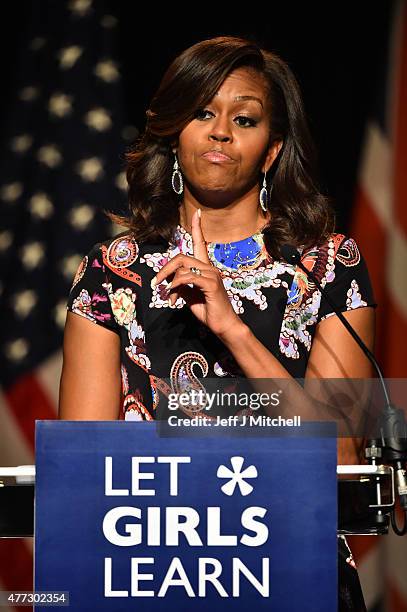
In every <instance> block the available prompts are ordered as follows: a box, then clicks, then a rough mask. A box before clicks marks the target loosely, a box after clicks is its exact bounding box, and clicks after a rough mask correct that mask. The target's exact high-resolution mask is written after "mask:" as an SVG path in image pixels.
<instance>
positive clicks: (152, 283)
mask: <svg viewBox="0 0 407 612" xmlns="http://www.w3.org/2000/svg"><path fill="white" fill-rule="evenodd" d="M156 284H157V277H156V276H154V278H153V279H152V281H151V283H150V285H151V288H152V289H154V287H155V286H156Z"/></svg>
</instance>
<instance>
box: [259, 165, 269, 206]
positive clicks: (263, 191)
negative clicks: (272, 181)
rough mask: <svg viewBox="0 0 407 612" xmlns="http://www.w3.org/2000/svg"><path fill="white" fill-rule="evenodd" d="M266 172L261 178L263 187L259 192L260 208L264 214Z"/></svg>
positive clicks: (266, 201) (266, 200)
mask: <svg viewBox="0 0 407 612" xmlns="http://www.w3.org/2000/svg"><path fill="white" fill-rule="evenodd" d="M266 175H267V172H265V173H264V178H263V187H262V188H261V191H260V198H259V199H260V206H261V209H262V210H263V211H264V212H267V211H268V196H267V181H266Z"/></svg>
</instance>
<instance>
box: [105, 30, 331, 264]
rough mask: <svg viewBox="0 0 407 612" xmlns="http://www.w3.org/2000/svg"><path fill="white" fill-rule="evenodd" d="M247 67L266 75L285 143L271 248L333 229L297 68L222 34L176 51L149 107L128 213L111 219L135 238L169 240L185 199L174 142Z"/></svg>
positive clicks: (275, 173)
mask: <svg viewBox="0 0 407 612" xmlns="http://www.w3.org/2000/svg"><path fill="white" fill-rule="evenodd" d="M241 67H248V68H254V69H255V70H256V71H257V72H258V73H259V74H260V75H263V77H264V79H265V81H266V83H267V87H268V96H269V101H270V107H271V109H272V112H271V118H270V119H271V124H270V138H271V139H275V138H279V139H282V140H283V141H284V143H283V146H282V148H281V150H280V153H279V155H278V157H277V158H276V160H275V161H274V164H273V165H272V167H271V169H270V176H272V181H273V189H272V192H271V195H270V199H269V207H270V211H271V219H270V223H269V224H268V225H267V226H266V227H265V228H264V230H263V231H264V238H265V244H266V247H267V250H268V252H269V253H270V254H271V255H272V256H274V257H278V256H279V250H280V249H279V247H280V245H282V244H284V243H290V244H293V245H296V246H304V247H305V248H306V247H311V246H313V245H316V244H320V243H321V242H323V241H325V240H326V239H327V238H328V236H329V235H330V234H331V233H332V231H333V229H334V216H333V211H332V208H331V205H330V202H329V200H328V198H327V197H326V196H324V195H323V194H322V193H321V192H320V189H319V186H318V184H317V179H316V155H315V149H314V145H313V142H312V139H311V135H310V132H309V129H308V126H307V121H306V117H305V112H304V108H303V103H302V99H301V93H300V89H299V86H298V83H297V81H296V79H295V77H294V75H293V73H292V71H291V70H290V68H289V67H288V65H287V64H286V63H285V62H284V61H283V60H282V59H281V58H280V57H278V55H276V54H275V53H272V52H270V51H266V50H264V49H261V48H260V47H259V46H258V45H257V44H256V43H254V42H251V41H249V40H245V39H242V38H236V37H233V36H221V37H217V38H212V39H209V40H203V41H201V42H199V43H197V44H195V45H193V46H192V47H190V48H188V49H186V50H185V51H183V52H182V53H181V54H180V55H179V56H178V57H176V59H175V60H174V61H173V62H172V64H171V65H170V66H169V68H168V69H167V71H166V73H165V75H164V77H163V79H162V81H161V84H160V86H159V88H158V90H157V92H156V93H155V95H154V97H153V99H152V101H151V104H150V108H149V109H148V110H147V111H146V116H147V122H146V127H145V130H144V132H143V134H142V135H141V136H140V138H139V139H138V140H137V141H136V143H135V145H134V146H133V147H132V148H131V149H130V150H129V151H128V152H127V153H126V161H127V180H128V184H129V207H130V216H129V217H119V216H115V215H111V218H112V219H113V220H114V221H116V222H117V223H119V224H121V225H125V226H126V227H128V228H130V230H131V232H132V234H133V235H134V237H135V239H136V240H138V241H140V242H142V241H150V240H157V239H163V240H165V241H170V240H171V238H172V235H173V231H174V229H175V227H176V225H177V224H178V223H179V206H180V202H181V200H180V197H179V196H178V195H177V194H176V193H174V191H173V189H172V185H171V176H172V171H173V163H174V154H173V152H172V148H173V146H174V144H176V142H177V138H178V135H179V133H180V132H181V131H182V130H183V129H184V127H185V126H186V125H187V124H188V123H189V122H190V121H191V120H192V119H193V118H194V117H195V115H196V112H197V110H198V109H200V108H202V107H203V106H205V105H206V104H207V103H208V102H209V101H210V100H211V99H212V98H213V96H214V95H215V94H216V92H217V91H218V90H219V87H220V86H221V84H222V83H223V81H224V80H225V78H226V77H227V76H228V75H229V73H230V72H231V71H233V70H235V69H236V68H241ZM259 180H260V177H259Z"/></svg>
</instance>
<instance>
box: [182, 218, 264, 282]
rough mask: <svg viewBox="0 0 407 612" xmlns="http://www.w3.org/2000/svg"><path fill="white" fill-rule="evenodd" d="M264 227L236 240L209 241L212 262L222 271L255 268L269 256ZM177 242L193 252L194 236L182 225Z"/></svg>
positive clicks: (229, 271)
mask: <svg viewBox="0 0 407 612" xmlns="http://www.w3.org/2000/svg"><path fill="white" fill-rule="evenodd" d="M263 229H264V226H263V228H261V229H259V230H257V232H255V233H254V234H252V235H251V236H248V237H247V238H242V239H241V240H235V241H234V242H207V243H206V249H207V251H208V257H209V259H210V260H211V262H212V263H213V264H214V265H215V266H216V267H217V268H218V269H220V270H221V271H224V272H227V273H231V272H237V271H239V272H243V271H244V270H253V269H255V268H257V267H258V266H259V265H260V263H261V262H262V261H263V260H265V259H267V258H268V253H267V250H266V247H265V244H264V237H263V231H262V230H263ZM175 243H176V244H177V245H178V248H179V249H180V251H182V252H187V253H191V252H192V248H193V243H192V236H191V234H190V233H189V232H188V231H187V230H186V229H185V228H184V227H182V225H179V224H178V225H177V229H176V237H175Z"/></svg>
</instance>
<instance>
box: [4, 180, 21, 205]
mask: <svg viewBox="0 0 407 612" xmlns="http://www.w3.org/2000/svg"><path fill="white" fill-rule="evenodd" d="M22 193H23V186H22V184H21V183H17V182H15V183H8V184H7V185H3V187H2V188H1V189H0V197H1V199H2V200H4V202H15V201H16V200H18V198H19V197H20V195H21V194H22Z"/></svg>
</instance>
